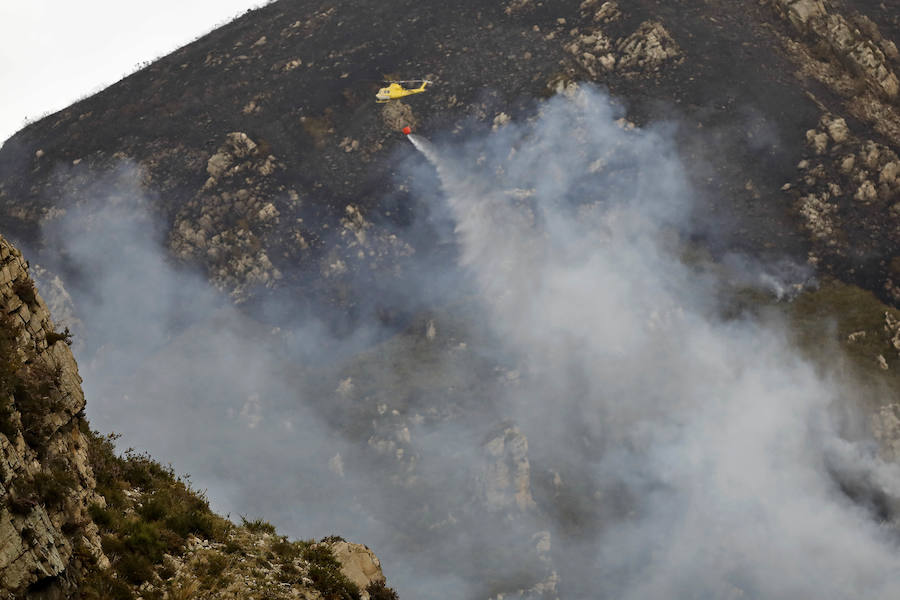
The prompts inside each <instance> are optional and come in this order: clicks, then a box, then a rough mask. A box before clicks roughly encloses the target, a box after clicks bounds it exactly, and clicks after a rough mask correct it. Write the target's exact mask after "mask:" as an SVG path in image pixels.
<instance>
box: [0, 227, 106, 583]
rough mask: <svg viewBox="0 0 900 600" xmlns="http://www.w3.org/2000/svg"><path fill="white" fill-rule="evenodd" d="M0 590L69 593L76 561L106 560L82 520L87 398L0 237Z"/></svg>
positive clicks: (61, 336) (90, 481) (91, 527)
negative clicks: (84, 425) (50, 590)
mask: <svg viewBox="0 0 900 600" xmlns="http://www.w3.org/2000/svg"><path fill="white" fill-rule="evenodd" d="M0 309H2V314H0V318H2V320H3V322H2V324H0V326H2V331H0V336H2V342H0V343H2V349H0V352H2V354H3V356H2V362H3V368H2V373H0V421H2V422H0V591H3V592H5V593H7V594H13V595H15V596H17V597H28V596H29V594H30V590H31V589H32V588H40V589H43V590H46V589H50V588H53V589H58V590H60V591H64V590H66V589H67V588H68V586H69V585H70V584H69V581H70V580H71V578H70V576H71V575H72V574H73V573H78V572H79V571H80V570H81V569H82V568H83V565H82V561H81V558H80V557H82V556H90V557H92V560H93V561H95V562H96V563H97V564H100V565H107V566H108V561H107V559H106V557H105V555H104V554H103V551H102V550H101V548H100V538H99V535H98V531H97V527H96V525H95V524H94V523H93V521H92V519H91V517H90V515H89V507H90V506H91V505H92V504H97V505H102V504H103V503H104V500H103V498H102V497H100V496H99V495H97V493H96V491H95V482H94V475H93V471H92V469H91V467H90V465H89V463H88V456H87V443H86V441H85V439H84V437H83V435H82V433H81V425H82V424H83V413H82V411H83V409H84V405H85V401H84V396H83V394H82V391H81V386H80V384H81V379H80V378H79V376H78V369H77V366H76V364H75V360H74V358H73V357H72V353H71V352H70V350H69V347H68V346H67V344H66V341H67V336H66V333H60V332H57V331H56V330H55V328H54V325H53V322H52V321H51V319H50V315H49V313H48V311H47V307H46V305H45V304H44V301H43V300H42V299H41V297H40V296H39V295H38V294H37V292H36V290H35V288H34V283H33V282H32V280H31V279H30V277H29V274H28V264H27V263H26V262H25V260H24V259H23V258H22V255H21V253H20V252H19V251H18V250H17V249H15V248H13V247H12V246H11V245H10V244H9V243H8V242H7V241H6V240H4V239H3V238H2V237H0Z"/></svg>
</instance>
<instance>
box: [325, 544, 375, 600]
mask: <svg viewBox="0 0 900 600" xmlns="http://www.w3.org/2000/svg"><path fill="white" fill-rule="evenodd" d="M330 546H331V551H332V552H333V553H334V557H335V558H336V559H337V560H338V562H340V563H341V573H343V574H344V577H346V578H347V579H349V580H350V581H352V582H353V583H354V584H356V586H357V587H358V588H359V589H360V590H365V589H366V588H367V587H369V585H371V584H372V583H384V573H382V572H381V561H380V560H378V557H377V556H375V553H374V552H372V551H371V550H369V548H368V546H363V545H362V544H351V543H350V542H346V541H344V540H338V541H335V542H332V543H331V544H330ZM363 594H364V597H363V598H362V600H368V596H369V595H368V593H366V592H365V591H363Z"/></svg>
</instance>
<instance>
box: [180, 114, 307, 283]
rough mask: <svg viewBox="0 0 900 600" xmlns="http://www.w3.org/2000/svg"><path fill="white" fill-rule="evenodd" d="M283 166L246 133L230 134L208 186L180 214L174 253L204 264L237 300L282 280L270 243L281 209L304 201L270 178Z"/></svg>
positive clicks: (213, 160) (214, 159)
mask: <svg viewBox="0 0 900 600" xmlns="http://www.w3.org/2000/svg"><path fill="white" fill-rule="evenodd" d="M283 168H284V165H283V164H281V163H279V161H278V159H277V158H276V157H275V156H274V155H273V154H271V152H270V151H269V150H268V149H267V148H266V147H265V146H262V145H260V144H257V143H256V142H254V141H253V140H252V139H250V137H248V136H247V134H246V133H242V132H239V131H237V132H232V133H229V134H228V135H227V136H226V138H225V142H224V143H223V144H222V145H221V146H220V147H219V149H218V151H217V152H216V153H215V154H213V155H212V156H211V157H210V158H209V160H208V161H207V163H206V171H207V173H208V174H209V178H208V179H207V180H206V183H205V184H204V185H203V188H202V189H201V190H200V191H199V192H198V194H197V196H196V197H195V198H194V199H193V200H192V201H191V202H189V203H188V204H187V205H186V206H185V207H184V208H183V209H182V210H181V211H180V212H179V214H178V216H177V217H176V219H175V226H174V228H173V231H172V234H171V236H170V240H169V247H170V248H171V250H172V252H173V253H174V254H175V255H176V256H178V257H179V258H181V259H183V260H190V261H192V262H195V261H196V262H201V263H205V264H206V265H207V266H208V268H209V270H210V273H209V277H210V280H211V281H212V282H213V284H214V285H215V286H216V287H217V288H218V289H220V290H222V291H227V292H228V293H230V294H231V296H232V297H233V298H234V299H236V300H243V299H245V298H246V297H247V293H248V291H249V290H250V289H252V288H253V287H255V286H266V287H271V286H272V285H273V284H274V283H275V282H276V281H278V280H279V279H281V276H282V275H281V272H280V271H279V270H278V269H277V268H276V267H275V266H274V265H273V264H272V261H271V260H270V258H269V256H268V254H267V253H266V248H268V247H269V246H270V245H271V244H272V240H271V239H270V238H272V237H273V236H272V232H273V230H275V228H276V227H277V226H278V224H279V219H280V217H281V213H282V212H287V211H290V210H292V205H296V204H298V203H299V200H300V197H299V195H298V194H297V192H296V191H294V190H288V189H286V188H284V186H279V185H278V184H276V183H274V182H273V181H272V180H271V178H270V176H271V175H272V174H273V173H275V171H276V170H278V169H283ZM285 205H288V207H287V209H286V207H285ZM279 206H281V210H279V208H278V207H279ZM293 233H294V236H295V238H296V239H297V240H298V243H299V240H303V239H304V237H303V232H302V230H301V229H297V231H295V232H293Z"/></svg>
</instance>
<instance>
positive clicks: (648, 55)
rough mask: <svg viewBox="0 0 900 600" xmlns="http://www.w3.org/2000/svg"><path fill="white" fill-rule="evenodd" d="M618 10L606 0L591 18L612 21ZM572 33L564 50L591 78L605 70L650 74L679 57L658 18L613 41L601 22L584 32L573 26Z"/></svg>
mask: <svg viewBox="0 0 900 600" xmlns="http://www.w3.org/2000/svg"><path fill="white" fill-rule="evenodd" d="M590 8H591V7H588V10H590ZM617 12H618V7H617V6H615V5H612V7H611V3H609V2H607V3H605V4H604V5H603V6H601V7H600V9H599V10H598V11H597V12H596V13H595V15H594V19H595V20H598V21H600V22H601V23H603V22H609V21H612V20H615V18H616V14H617ZM571 35H572V37H573V38H574V39H573V40H572V41H571V42H569V43H568V44H567V45H566V51H567V52H569V54H571V55H572V56H573V57H574V59H575V61H576V62H577V63H578V64H579V65H580V66H581V67H582V68H583V69H584V70H586V71H587V72H588V73H589V74H590V76H591V78H593V79H595V78H597V77H598V76H599V75H600V74H601V73H603V72H605V71H606V72H609V71H618V72H620V73H622V74H624V75H628V76H639V75H649V74H652V73H655V72H658V71H659V70H660V69H661V68H662V67H663V65H665V64H666V63H667V62H671V61H676V60H678V59H679V58H680V57H681V56H682V52H681V49H680V48H679V47H678V44H677V43H675V40H674V39H673V38H672V36H671V35H670V34H669V32H668V31H667V30H666V28H665V27H664V26H663V25H662V23H660V22H658V21H645V22H643V23H641V24H640V26H639V27H638V28H637V30H636V31H635V32H634V33H632V34H630V35H628V36H625V37H622V38H619V39H617V40H616V41H613V40H612V39H610V37H609V36H608V34H607V33H606V32H605V31H604V28H603V26H602V24H596V25H594V26H593V27H592V28H590V29H588V30H587V31H578V30H576V29H573V30H572V32H571Z"/></svg>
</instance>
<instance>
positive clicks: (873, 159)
mask: <svg viewBox="0 0 900 600" xmlns="http://www.w3.org/2000/svg"><path fill="white" fill-rule="evenodd" d="M806 142H807V148H808V149H809V157H808V158H807V159H804V160H803V161H801V162H800V163H799V164H798V171H799V174H798V175H799V176H798V179H797V180H796V181H794V182H792V183H789V184H787V185H786V186H785V190H786V191H787V192H788V193H791V194H793V195H794V196H795V198H796V200H795V202H796V208H797V212H798V213H799V214H800V216H801V218H802V219H803V223H804V225H805V226H806V229H807V231H808V232H809V234H810V237H811V239H812V242H813V245H812V250H811V251H810V256H809V258H810V261H811V262H813V263H815V264H819V263H831V264H835V263H838V264H840V263H842V262H847V261H852V262H856V263H859V262H860V261H868V260H871V259H870V257H879V260H880V264H879V265H878V267H879V269H880V270H881V272H882V273H883V284H882V289H881V292H882V294H884V295H885V296H886V297H887V298H888V299H890V300H891V301H892V302H894V303H898V302H900V290H898V288H897V282H900V273H895V272H894V271H893V269H894V265H897V264H900V251H898V249H900V177H898V175H900V158H898V156H897V154H896V152H895V151H894V150H893V149H891V148H890V147H889V146H886V145H885V144H883V143H879V142H876V141H874V140H872V139H861V138H859V137H857V136H856V135H854V134H853V132H851V130H850V129H849V127H848V126H847V123H846V121H845V119H843V118H840V117H836V116H834V115H830V114H826V115H824V116H823V117H822V119H821V120H820V121H819V126H818V127H817V128H815V129H810V130H809V131H807V133H806Z"/></svg>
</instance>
